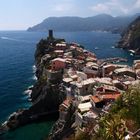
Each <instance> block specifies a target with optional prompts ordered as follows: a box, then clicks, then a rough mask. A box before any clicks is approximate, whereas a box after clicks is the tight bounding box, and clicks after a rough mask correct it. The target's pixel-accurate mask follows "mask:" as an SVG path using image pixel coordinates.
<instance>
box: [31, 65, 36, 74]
mask: <svg viewBox="0 0 140 140" xmlns="http://www.w3.org/2000/svg"><path fill="white" fill-rule="evenodd" d="M32 69H33V73H35V72H36V66H35V65H33V66H32Z"/></svg>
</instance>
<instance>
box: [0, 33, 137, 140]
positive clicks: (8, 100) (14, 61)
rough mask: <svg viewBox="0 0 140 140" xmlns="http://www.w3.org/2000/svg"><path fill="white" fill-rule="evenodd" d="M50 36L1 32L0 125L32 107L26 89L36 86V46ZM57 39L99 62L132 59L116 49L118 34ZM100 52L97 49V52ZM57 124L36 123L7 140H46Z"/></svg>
mask: <svg viewBox="0 0 140 140" xmlns="http://www.w3.org/2000/svg"><path fill="white" fill-rule="evenodd" d="M47 36H48V33H47V32H26V31H0V122H3V121H5V120H6V119H7V118H8V116H9V115H10V113H12V112H14V111H16V110H17V109H19V108H28V107H30V106H31V103H30V102H28V100H27V99H28V97H27V95H25V94H24V93H25V91H26V90H27V88H28V87H29V86H31V85H33V84H34V83H35V78H34V72H33V65H34V53H35V49H36V44H37V43H38V42H39V40H40V39H41V38H47ZM54 36H55V37H57V38H65V39H66V41H67V42H78V43H80V44H82V45H83V46H85V48H86V49H87V50H90V51H92V52H95V54H96V55H97V58H107V57H118V56H120V57H124V58H127V59H128V60H129V61H128V63H129V64H132V61H133V60H134V59H135V58H134V57H133V56H131V55H130V54H129V52H126V51H124V50H122V49H119V48H114V45H115V44H116V43H117V41H118V40H119V39H120V35H119V34H112V33H109V32H55V33H54ZM97 48H98V49H97ZM53 124H54V121H52V122H44V123H34V124H30V125H27V126H24V127H21V128H18V129H16V130H14V131H11V132H8V133H7V134H5V135H4V136H3V137H0V139H4V140H40V139H42V138H44V137H46V136H47V134H48V133H49V131H50V129H51V127H52V125H53Z"/></svg>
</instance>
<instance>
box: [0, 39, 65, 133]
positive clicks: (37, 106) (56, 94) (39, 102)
mask: <svg viewBox="0 0 140 140" xmlns="http://www.w3.org/2000/svg"><path fill="white" fill-rule="evenodd" d="M61 41H64V40H63V39H54V38H49V37H48V38H47V39H42V40H40V42H39V43H38V44H37V49H36V52H35V64H36V68H37V70H36V76H37V78H38V80H37V82H36V83H35V85H34V86H33V88H32V94H31V102H32V106H31V107H30V108H29V109H19V110H18V111H16V112H14V113H13V114H11V115H10V117H9V118H8V120H7V121H6V122H5V123H4V124H3V125H2V126H1V127H0V133H2V132H4V131H5V130H11V129H15V128H17V127H20V126H22V125H25V124H27V123H31V122H33V121H37V120H40V119H41V120H42V119H48V118H49V119H50V118H51V119H53V118H54V117H55V119H56V118H57V117H58V108H59V105H60V104H61V103H62V101H63V100H64V99H65V94H64V92H63V91H62V90H60V85H59V84H60V82H61V80H62V72H58V73H55V75H56V76H54V77H53V78H51V79H49V78H48V77H47V74H46V73H47V68H48V65H49V63H50V60H51V59H53V58H54V57H55V55H54V54H52V50H53V45H54V44H56V43H58V42H61ZM46 54H48V55H49V57H47V55H46ZM52 117H53V118H52Z"/></svg>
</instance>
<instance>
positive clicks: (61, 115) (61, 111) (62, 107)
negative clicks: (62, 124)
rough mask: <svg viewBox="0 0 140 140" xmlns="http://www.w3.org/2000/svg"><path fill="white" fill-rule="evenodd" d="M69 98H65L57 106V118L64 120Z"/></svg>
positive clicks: (69, 101) (69, 102)
mask: <svg viewBox="0 0 140 140" xmlns="http://www.w3.org/2000/svg"><path fill="white" fill-rule="evenodd" d="M70 104H71V100H69V99H66V100H64V101H63V103H62V104H61V105H60V106H59V119H60V120H65V117H66V115H67V113H68V108H69V107H70Z"/></svg>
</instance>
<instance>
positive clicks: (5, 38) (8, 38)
mask: <svg viewBox="0 0 140 140" xmlns="http://www.w3.org/2000/svg"><path fill="white" fill-rule="evenodd" d="M0 39H3V40H10V41H17V42H26V43H34V42H30V41H26V40H20V39H15V38H10V37H6V36H2V37H0Z"/></svg>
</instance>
